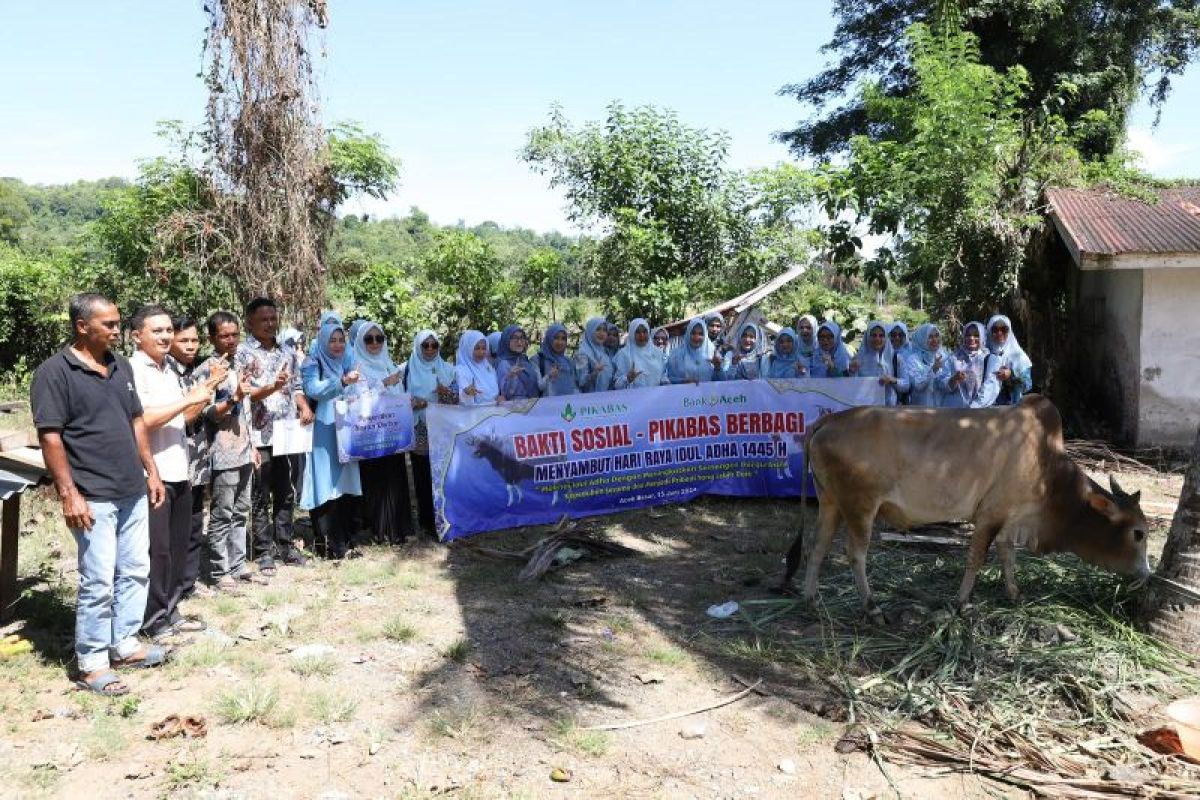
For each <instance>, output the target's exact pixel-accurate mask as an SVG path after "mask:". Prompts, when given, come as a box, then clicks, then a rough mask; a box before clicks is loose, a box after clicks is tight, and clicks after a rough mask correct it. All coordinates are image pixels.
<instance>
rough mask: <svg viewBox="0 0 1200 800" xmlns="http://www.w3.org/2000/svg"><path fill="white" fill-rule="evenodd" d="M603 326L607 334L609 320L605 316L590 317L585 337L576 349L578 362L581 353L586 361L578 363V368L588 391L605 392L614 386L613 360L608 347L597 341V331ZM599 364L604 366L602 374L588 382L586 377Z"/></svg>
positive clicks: (580, 378) (584, 330) (580, 377)
mask: <svg viewBox="0 0 1200 800" xmlns="http://www.w3.org/2000/svg"><path fill="white" fill-rule="evenodd" d="M601 328H603V329H604V332H605V333H606V334H607V333H608V322H607V321H606V320H605V319H604V318H603V317H592V318H591V319H589V320H588V321H587V325H586V326H584V329H583V338H582V339H581V340H580V342H579V347H578V349H576V350H575V357H576V360H577V362H578V359H579V356H581V355H582V356H583V360H584V362H585V363H583V364H580V363H576V369H577V370H578V372H579V380H580V381H582V382H584V383H585V385H584V386H583V387H582V388H583V389H584V390H585V391H588V392H605V391H608V389H610V388H611V387H612V376H613V360H612V358H610V357H609V355H608V349H607V348H606V347H605V346H604V345H599V344H596V342H595V337H596V331H598V330H600V329H601ZM597 364H599V365H600V366H601V367H602V369H601V370H600V374H599V375H597V376H596V380H595V381H594V382H593V383H590V384H588V383H587V381H586V379H587V377H588V376H589V375H591V373H592V370H593V369H594V368H595V366H596V365H597Z"/></svg>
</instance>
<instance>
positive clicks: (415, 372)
mask: <svg viewBox="0 0 1200 800" xmlns="http://www.w3.org/2000/svg"><path fill="white" fill-rule="evenodd" d="M426 339H433V340H435V341H441V340H440V339H438V336H437V334H436V333H434V332H433V331H432V330H429V329H426V330H423V331H417V334H416V336H414V337H413V345H412V352H411V353H410V354H409V356H408V366H407V367H406V377H407V384H408V393H409V394H411V395H412V396H413V397H420V398H421V399H423V400H437V387H438V384H439V383H440V384H441V385H442V386H446V387H449V386H450V384H452V383H454V368H453V367H451V366H450V365H449V364H447V363H446V360H445V359H443V358H442V354H441V351H438V352H437V355H435V356H434V357H433V358H430V359H426V358H425V353H424V351H423V350H422V349H421V344H422V342H424V341H425V340H426Z"/></svg>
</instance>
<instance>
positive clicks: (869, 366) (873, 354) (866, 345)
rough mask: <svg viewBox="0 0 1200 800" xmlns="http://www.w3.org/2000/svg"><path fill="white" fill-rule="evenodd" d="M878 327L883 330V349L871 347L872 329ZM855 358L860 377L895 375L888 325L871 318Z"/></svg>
mask: <svg viewBox="0 0 1200 800" xmlns="http://www.w3.org/2000/svg"><path fill="white" fill-rule="evenodd" d="M876 328H878V329H879V330H881V331H883V350H882V351H880V350H874V349H872V347H871V331H873V330H875V329H876ZM854 358H855V360H856V361H858V377H860V378H881V377H883V376H885V375H886V376H888V377H895V376H894V375H892V373H893V371H894V370H893V367H892V343H891V342H889V341H888V326H887V325H886V324H884V323H883V322H881V321H879V320H877V319H876V320H871V321H870V322H868V323H867V329H866V330H865V331H863V338H862V344H861V345H859V348H858V352H857V353H855V354H854Z"/></svg>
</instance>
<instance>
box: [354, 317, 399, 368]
mask: <svg viewBox="0 0 1200 800" xmlns="http://www.w3.org/2000/svg"><path fill="white" fill-rule="evenodd" d="M350 330H351V331H354V333H353V334H351V336H350V339H351V341H353V342H354V357H355V360H356V361H357V363H358V369H359V371H360V372H361V373H362V376H363V377H364V378H366V379H367V380H368V381H369V382H372V383H375V382H378V381H382V380H383V379H384V378H388V377H391V376H392V375H394V374H395V373H396V363H395V362H394V361H392V356H391V354H390V353H389V352H388V340H387V336H386V334H384V332H383V327H382V326H381V325H380V324H379V323H378V322H371V321H370V320H365V319H358V320H355V321H354V322H353V323H352V324H351V325H350ZM371 331H379V334H380V335H381V336H383V349H381V350H380V351H379V354H378V355H371V353H370V351H369V350H367V343H366V342H365V341H363V340H364V339H366V337H367V334H368V333H370V332H371Z"/></svg>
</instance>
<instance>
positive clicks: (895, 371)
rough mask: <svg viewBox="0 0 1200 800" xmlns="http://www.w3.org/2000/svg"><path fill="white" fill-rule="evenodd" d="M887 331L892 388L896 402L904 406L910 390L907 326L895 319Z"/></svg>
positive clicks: (909, 352) (910, 352)
mask: <svg viewBox="0 0 1200 800" xmlns="http://www.w3.org/2000/svg"><path fill="white" fill-rule="evenodd" d="M887 332H888V344H890V345H891V346H892V375H893V376H894V377H895V378H896V385H895V386H893V387H892V390H893V391H894V392H895V394H896V404H897V405H901V406H906V405H908V401H909V393H910V392H911V391H912V381H911V380H909V377H908V357H909V356H911V355H912V343H911V342H909V341H908V326H907V325H905V324H904V323H903V322H900V321H896V322H893V323H892V324H891V325H890V326H889V327H888V329H887Z"/></svg>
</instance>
